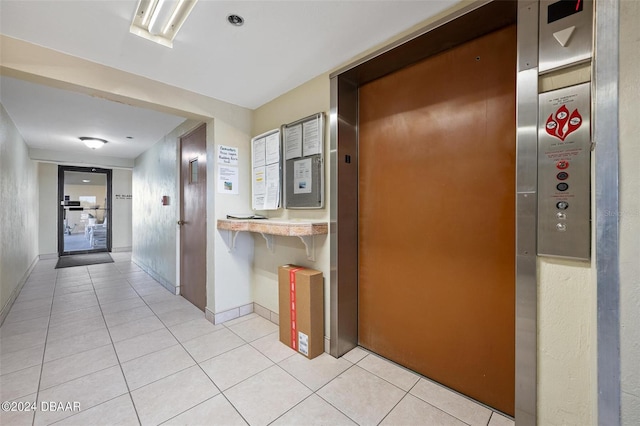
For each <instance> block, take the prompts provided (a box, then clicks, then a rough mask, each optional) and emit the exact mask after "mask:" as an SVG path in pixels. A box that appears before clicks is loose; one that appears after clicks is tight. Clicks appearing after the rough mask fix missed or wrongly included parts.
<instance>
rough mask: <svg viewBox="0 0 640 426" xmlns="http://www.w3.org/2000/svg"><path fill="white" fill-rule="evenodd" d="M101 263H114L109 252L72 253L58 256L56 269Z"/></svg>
mask: <svg viewBox="0 0 640 426" xmlns="http://www.w3.org/2000/svg"><path fill="white" fill-rule="evenodd" d="M100 263H113V259H112V258H111V255H110V254H109V253H91V254H72V255H70V256H61V257H59V258H58V263H57V264H56V269H60V268H69V267H71V266H86V265H98V264H100Z"/></svg>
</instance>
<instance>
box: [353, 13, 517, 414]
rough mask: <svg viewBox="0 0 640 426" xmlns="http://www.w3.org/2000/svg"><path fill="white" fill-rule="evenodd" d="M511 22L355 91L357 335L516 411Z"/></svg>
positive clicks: (438, 378) (425, 372) (461, 388)
mask: <svg viewBox="0 0 640 426" xmlns="http://www.w3.org/2000/svg"><path fill="white" fill-rule="evenodd" d="M515 70H516V29H515V27H514V26H513V27H508V28H505V29H502V30H499V31H497V32H494V33H491V34H489V35H486V36H483V37H481V38H478V39H475V40H473V41H470V42H468V43H466V44H463V45H460V46H458V47H456V48H454V49H451V50H448V51H446V52H444V53H441V54H439V55H437V56H434V57H431V58H428V59H426V60H424V61H422V62H420V63H418V64H415V65H412V66H410V67H408V68H405V69H402V70H400V71H397V72H395V73H393V74H390V75H388V76H386V77H383V78H380V79H379V80H375V81H373V82H371V83H368V84H367V85H364V86H362V87H361V88H360V93H359V96H360V112H359V113H360V116H359V117H360V118H359V132H360V133H359V159H360V160H359V165H360V166H359V167H360V170H359V210H358V215H359V217H358V226H359V283H358V302H359V308H358V309H359V314H358V315H359V318H358V324H359V326H358V327H359V329H358V333H359V340H360V344H361V345H362V346H363V347H365V348H368V349H371V350H372V351H374V352H376V353H379V354H381V355H383V356H385V357H387V358H389V359H391V360H393V361H396V362H398V363H399V364H402V365H404V366H407V367H409V368H411V369H413V370H415V371H417V372H419V373H421V374H423V375H425V376H427V377H429V378H431V379H433V380H435V381H437V382H440V383H442V384H444V385H446V386H448V387H450V388H453V389H455V390H457V391H459V392H461V393H463V394H465V395H468V396H470V397H472V398H474V399H476V400H478V401H481V402H483V403H485V404H487V405H489V406H492V407H494V408H497V409H499V410H501V411H503V412H506V413H509V414H511V415H513V413H514V376H515V361H514V358H515V210H514V207H515V162H516V145H515V136H516V121H515V118H516V115H515V81H516V75H515Z"/></svg>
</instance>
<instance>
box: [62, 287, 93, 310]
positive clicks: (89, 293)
mask: <svg viewBox="0 0 640 426" xmlns="http://www.w3.org/2000/svg"><path fill="white" fill-rule="evenodd" d="M97 301H98V298H97V297H96V293H95V291H93V286H92V287H91V288H90V289H88V290H86V291H79V292H75V293H66V294H60V293H58V292H57V291H56V294H55V295H54V297H53V307H54V310H55V308H56V306H62V305H65V304H67V303H81V302H86V303H91V304H93V303H94V302H97Z"/></svg>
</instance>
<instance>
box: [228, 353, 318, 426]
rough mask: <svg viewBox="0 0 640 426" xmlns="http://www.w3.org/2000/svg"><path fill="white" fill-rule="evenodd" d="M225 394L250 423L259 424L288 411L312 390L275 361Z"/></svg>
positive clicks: (269, 421)
mask: <svg viewBox="0 0 640 426" xmlns="http://www.w3.org/2000/svg"><path fill="white" fill-rule="evenodd" d="M224 394H225V396H226V397H227V398H228V399H229V401H230V402H231V404H233V406H234V407H236V409H237V410H238V412H239V413H240V414H241V415H242V417H244V418H245V419H246V420H247V422H248V423H249V424H250V425H251V426H262V425H266V424H269V423H271V422H272V421H273V420H275V419H277V418H278V417H280V416H281V415H282V414H284V413H285V412H287V411H289V410H290V409H291V408H293V407H294V406H295V405H297V404H298V403H299V402H300V401H302V400H303V399H305V398H306V397H307V396H309V395H311V391H310V390H309V389H307V388H306V387H305V386H304V385H302V384H301V383H300V382H298V381H297V380H296V379H294V378H293V377H291V376H290V375H289V374H287V373H286V372H285V371H284V370H282V369H281V368H280V367H278V366H277V365H274V366H273V367H270V368H268V369H266V370H264V371H263V372H261V373H259V374H256V375H255V376H253V377H251V378H249V379H247V380H245V381H244V382H242V383H240V384H238V385H236V386H234V387H232V388H231V389H228V390H226V391H224Z"/></svg>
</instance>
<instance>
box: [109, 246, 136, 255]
mask: <svg viewBox="0 0 640 426" xmlns="http://www.w3.org/2000/svg"><path fill="white" fill-rule="evenodd" d="M132 249H133V247H131V246H129V247H112V248H111V252H112V253H120V252H123V251H131V250H132Z"/></svg>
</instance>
